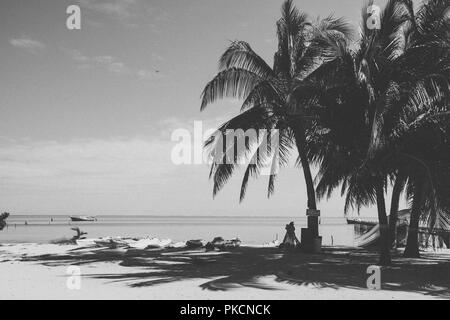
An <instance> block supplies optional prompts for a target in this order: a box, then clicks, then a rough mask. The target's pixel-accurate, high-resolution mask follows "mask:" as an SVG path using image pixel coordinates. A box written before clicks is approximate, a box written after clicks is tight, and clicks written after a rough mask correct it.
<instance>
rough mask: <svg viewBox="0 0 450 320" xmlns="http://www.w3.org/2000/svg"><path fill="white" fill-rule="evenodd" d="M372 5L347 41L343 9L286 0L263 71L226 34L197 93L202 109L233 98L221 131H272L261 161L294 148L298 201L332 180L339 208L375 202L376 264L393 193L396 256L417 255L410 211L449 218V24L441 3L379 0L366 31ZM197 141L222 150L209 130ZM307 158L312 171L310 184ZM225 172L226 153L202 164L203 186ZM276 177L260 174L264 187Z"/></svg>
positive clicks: (283, 156) (253, 165) (388, 232)
mask: <svg viewBox="0 0 450 320" xmlns="http://www.w3.org/2000/svg"><path fill="white" fill-rule="evenodd" d="M372 4H373V3H372V2H369V3H368V4H367V5H366V6H364V7H363V10H362V23H361V29H360V30H361V31H360V32H361V35H360V38H359V39H358V40H357V41H353V38H352V32H351V28H350V26H349V25H348V24H347V23H346V22H345V21H344V20H343V19H342V18H334V17H331V16H330V17H328V18H326V19H323V20H319V21H310V20H309V19H308V17H307V15H306V14H304V13H301V12H300V11H298V9H296V8H295V6H294V5H293V1H292V0H287V1H285V3H284V4H283V6H282V17H281V19H280V20H279V21H278V23H277V36H278V51H277V52H276V53H275V57H274V64H273V68H270V67H269V65H268V64H267V63H266V62H264V61H263V59H261V58H260V57H259V56H258V55H257V54H256V53H255V52H254V51H253V50H252V49H251V47H250V45H249V44H247V43H246V42H242V41H236V42H233V43H232V44H231V45H230V47H229V48H228V49H227V50H226V51H225V53H224V54H223V55H222V57H221V59H220V63H219V73H218V74H217V76H216V77H215V78H214V79H213V80H212V81H210V82H209V83H208V84H207V85H206V87H205V89H204V91H203V94H202V106H201V109H202V110H203V109H204V108H205V107H206V106H207V105H208V104H210V103H212V102H214V101H216V100H217V99H221V98H239V99H242V100H243V101H244V102H243V105H242V108H241V112H240V114H238V115H237V116H236V117H234V118H233V119H230V120H229V121H227V122H226V123H225V124H223V125H222V126H221V127H220V128H219V129H218V132H220V133H221V134H223V135H224V136H225V135H226V130H229V129H235V130H237V129H242V130H244V131H245V130H247V129H250V128H254V129H278V132H279V144H280V146H279V149H280V152H279V157H276V158H274V159H273V160H272V161H278V162H279V163H280V165H281V166H283V165H286V164H287V162H288V160H287V159H288V156H289V151H290V150H291V149H292V148H293V147H294V146H295V147H296V151H298V154H299V160H298V163H299V164H301V165H302V168H303V173H304V178H305V183H306V186H307V197H308V208H310V209H316V196H317V197H318V198H319V199H320V198H323V197H326V196H330V195H331V192H332V191H334V190H335V189H336V188H338V187H340V188H341V192H342V194H343V195H345V208H344V209H345V211H346V212H347V211H348V210H349V209H350V208H353V209H357V210H358V211H359V209H360V208H361V207H362V206H368V205H372V204H374V205H376V207H377V212H378V219H379V224H380V233H381V236H380V264H383V265H386V264H389V263H390V248H391V246H392V236H393V234H394V233H395V223H396V213H397V211H398V207H399V200H400V197H401V195H402V194H403V193H404V194H405V195H406V197H407V198H408V200H409V203H410V204H411V219H410V220H411V221H410V224H409V232H408V241H407V247H406V249H405V253H404V254H405V256H408V257H418V256H419V248H418V227H419V221H420V220H424V219H425V220H427V221H428V223H429V226H430V228H442V227H449V226H450V223H449V222H450V219H449V212H450V197H449V194H450V167H449V166H450V165H449V163H450V140H449V138H450V134H449V133H450V131H449V129H450V118H449V115H450V111H449V110H448V105H449V99H450V93H449V91H450V54H449V52H450V22H449V7H448V2H447V1H446V0H429V1H426V2H424V3H422V4H421V5H420V7H419V8H418V9H417V10H415V8H414V7H413V2H412V1H411V0H390V1H388V2H387V4H386V5H385V7H384V8H383V9H382V10H381V12H380V16H379V19H380V24H379V26H378V27H377V28H372V26H370V25H369V24H368V23H367V21H369V20H370V19H371V18H373V17H372V16H371V10H370V8H371V6H372ZM244 138H245V137H244ZM258 143H259V140H255V141H246V144H245V146H246V148H244V150H241V154H238V155H235V157H236V158H245V157H247V158H250V159H252V158H253V157H257V159H256V161H250V163H249V164H248V166H247V169H246V171H245V174H244V178H243V182H242V186H241V200H242V199H243V198H244V196H245V190H246V187H247V183H248V178H249V176H255V177H257V176H258V175H259V170H260V169H261V167H262V166H263V165H264V160H265V159H264V157H265V154H262V155H261V154H259V153H257V151H258V149H259V148H260V145H258ZM206 144H207V146H213V147H219V148H222V145H218V144H217V139H216V138H215V137H214V136H213V137H211V139H209V140H208V141H207V143H206ZM255 144H256V146H255ZM235 146H236V143H233V144H232V145H231V146H229V147H228V148H235ZM255 150H256V151H255ZM238 151H239V149H238ZM212 152H214V148H213V151H212ZM224 156H225V157H226V153H225V155H224ZM311 165H315V166H316V167H317V168H318V169H319V172H318V175H317V177H316V179H315V182H316V184H314V181H313V178H312V175H311V169H310V167H311ZM234 169H235V164H233V163H229V162H227V161H223V162H221V163H218V162H214V163H213V164H212V167H211V174H210V176H211V177H212V178H213V180H214V190H213V193H214V194H216V193H217V192H218V191H219V190H220V189H221V188H222V186H223V185H224V184H225V183H226V182H227V180H228V179H229V178H230V176H231V175H232V174H233V171H234ZM275 178H276V173H274V172H271V175H270V177H269V187H268V195H269V196H270V195H271V194H272V193H273V190H274V181H275ZM390 184H391V185H393V188H392V197H391V199H392V200H391V210H390V212H391V216H390V221H388V217H387V210H386V199H385V196H386V192H387V191H388V185H390ZM389 222H390V224H391V225H390V226H389Z"/></svg>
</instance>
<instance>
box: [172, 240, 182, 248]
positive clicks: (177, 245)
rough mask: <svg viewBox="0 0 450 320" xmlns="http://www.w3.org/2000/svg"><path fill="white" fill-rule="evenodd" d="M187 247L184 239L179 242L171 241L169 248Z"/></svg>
mask: <svg viewBox="0 0 450 320" xmlns="http://www.w3.org/2000/svg"><path fill="white" fill-rule="evenodd" d="M184 247H186V242H185V241H184V242H183V241H179V242H175V243H171V244H170V245H169V248H184Z"/></svg>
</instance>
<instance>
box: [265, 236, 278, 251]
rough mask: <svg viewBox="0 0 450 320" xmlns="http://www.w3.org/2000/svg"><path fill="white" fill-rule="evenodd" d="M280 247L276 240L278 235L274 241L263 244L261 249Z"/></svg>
mask: <svg viewBox="0 0 450 320" xmlns="http://www.w3.org/2000/svg"><path fill="white" fill-rule="evenodd" d="M279 245H280V240H278V234H277V235H276V237H275V240H272V241H270V242H266V243H264V244H263V245H262V246H263V248H277V247H278V246H279Z"/></svg>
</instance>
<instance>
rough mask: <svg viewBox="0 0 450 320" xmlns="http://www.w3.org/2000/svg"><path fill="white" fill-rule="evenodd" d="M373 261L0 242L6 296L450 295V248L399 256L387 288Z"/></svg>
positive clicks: (331, 252) (345, 252)
mask: <svg viewBox="0 0 450 320" xmlns="http://www.w3.org/2000/svg"><path fill="white" fill-rule="evenodd" d="M371 262H376V253H373V252H367V251H363V250H357V249H351V248H328V249H326V250H325V253H324V254H321V255H305V254H288V255H286V254H282V253H280V252H279V250H278V249H275V248H240V249H237V250H235V251H233V252H219V251H213V252H204V250H203V249H198V250H186V249H172V250H168V249H165V250H153V251H148V250H128V251H127V250H123V249H122V250H120V249H119V250H116V249H108V248H84V249H83V248H80V247H79V246H76V245H55V244H46V245H42V244H41V245H39V244H13V245H3V246H0V299H225V300H239V299H267V300H274V299H287V300H291V299H353V300H354V299H442V298H444V299H446V298H450V291H449V287H450V285H449V279H450V277H449V274H448V272H449V271H450V268H449V266H450V252H449V251H445V252H444V251H443V252H440V253H439V254H435V253H426V254H424V258H423V259H401V258H400V257H394V265H393V266H392V267H390V268H387V269H383V270H382V290H369V289H367V288H366V287H365V283H366V279H367V277H368V275H367V274H366V269H367V266H368V265H370V264H372V263H371ZM74 266H75V267H79V268H80V269H79V270H80V271H81V278H80V279H81V281H80V282H79V283H80V288H79V289H78V288H76V286H75V287H74V286H73V283H74V282H73V281H72V282H71V281H69V287H68V285H67V282H68V279H69V277H70V275H69V274H68V267H71V268H73V267H74ZM69 270H70V269H69ZM72 272H73V270H72ZM418 274H420V275H421V276H420V277H421V280H420V281H417V276H418ZM69 280H73V278H70V279H69ZM75 283H78V282H76V281H75ZM70 284H71V285H70Z"/></svg>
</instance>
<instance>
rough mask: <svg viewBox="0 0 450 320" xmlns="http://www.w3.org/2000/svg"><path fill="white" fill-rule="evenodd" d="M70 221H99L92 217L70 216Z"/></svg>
mask: <svg viewBox="0 0 450 320" xmlns="http://www.w3.org/2000/svg"><path fill="white" fill-rule="evenodd" d="M70 220H72V221H78V222H80V221H97V218H96V217H92V216H70Z"/></svg>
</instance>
